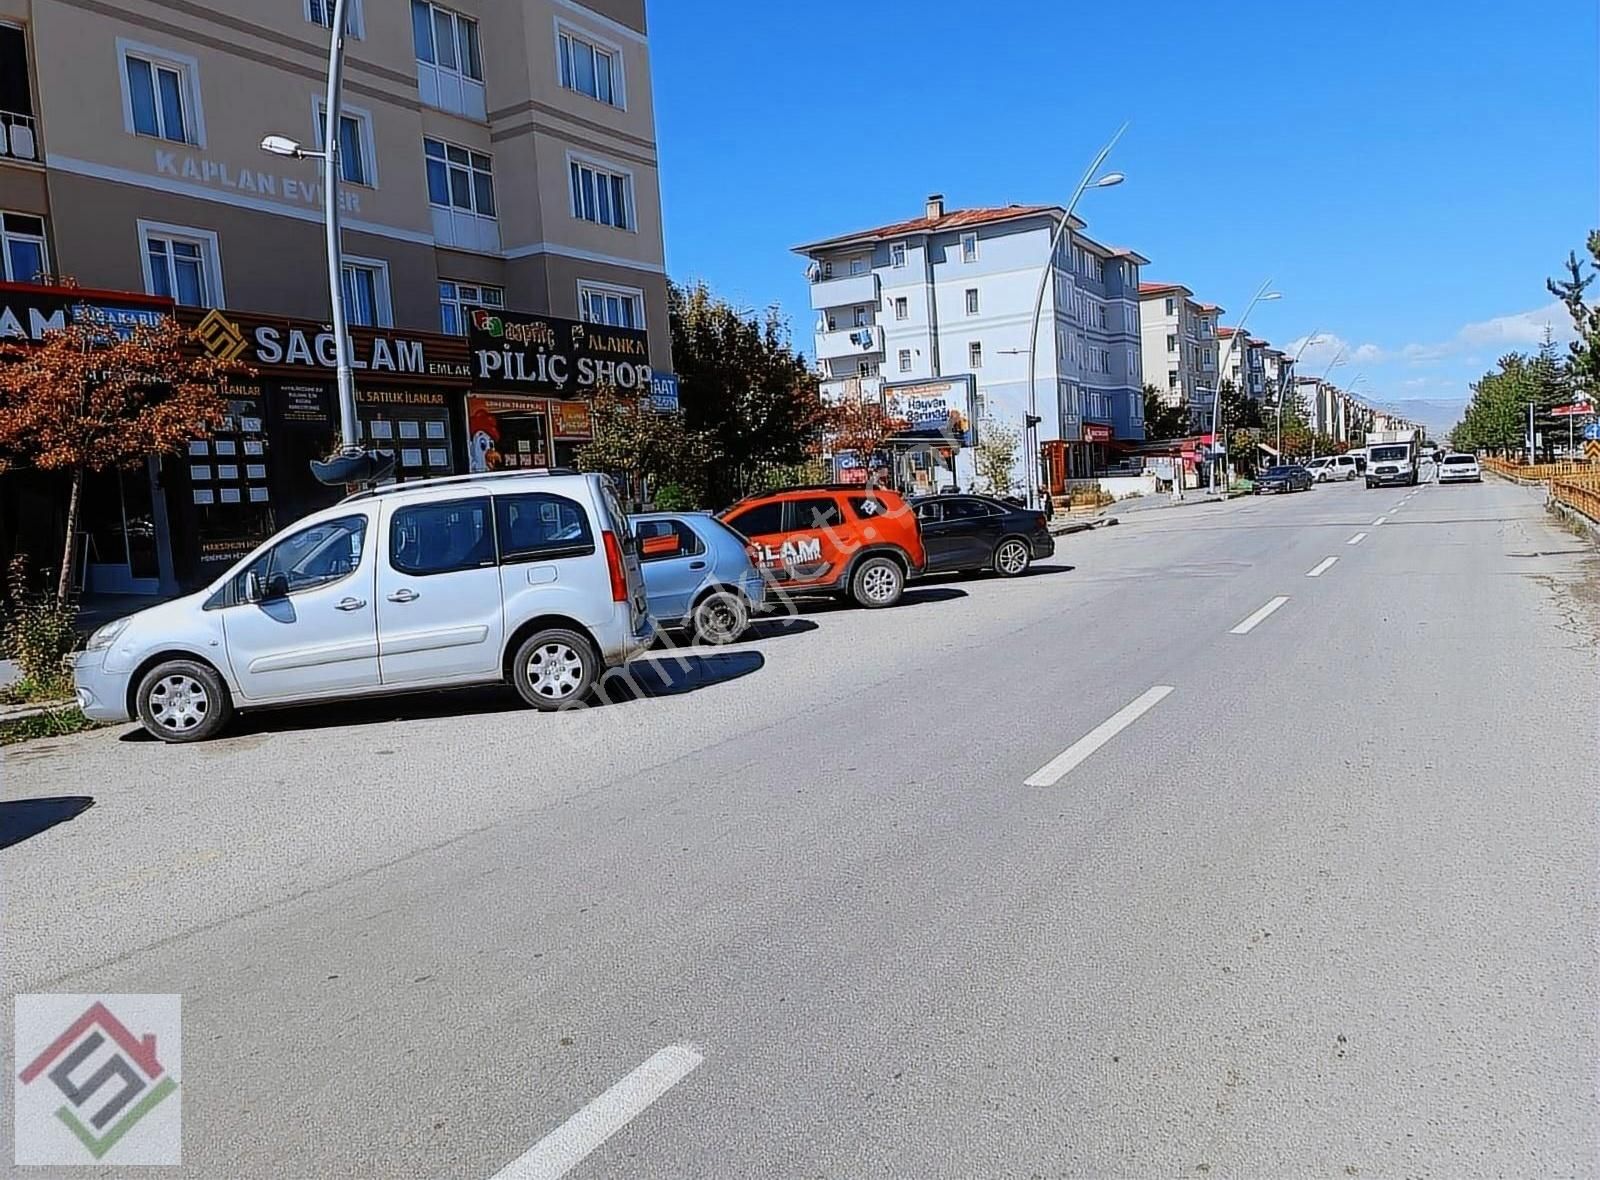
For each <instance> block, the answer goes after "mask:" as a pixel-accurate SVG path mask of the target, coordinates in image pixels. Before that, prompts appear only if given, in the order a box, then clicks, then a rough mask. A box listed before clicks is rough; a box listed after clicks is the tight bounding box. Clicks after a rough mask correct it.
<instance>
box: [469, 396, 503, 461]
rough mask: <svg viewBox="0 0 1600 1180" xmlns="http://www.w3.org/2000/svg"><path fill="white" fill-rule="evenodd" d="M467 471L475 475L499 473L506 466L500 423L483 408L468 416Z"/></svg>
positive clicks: (476, 409)
mask: <svg viewBox="0 0 1600 1180" xmlns="http://www.w3.org/2000/svg"><path fill="white" fill-rule="evenodd" d="M467 429H468V432H469V435H470V437H469V438H468V440H467V470H468V471H469V472H471V473H473V474H477V473H479V472H483V471H498V470H500V468H501V467H503V466H505V460H504V459H503V458H502V457H501V454H500V423H499V422H498V421H497V420H496V419H495V416H494V415H493V414H491V413H490V412H489V411H488V410H485V409H483V408H482V407H474V408H473V410H472V413H471V414H470V415H468V422H467Z"/></svg>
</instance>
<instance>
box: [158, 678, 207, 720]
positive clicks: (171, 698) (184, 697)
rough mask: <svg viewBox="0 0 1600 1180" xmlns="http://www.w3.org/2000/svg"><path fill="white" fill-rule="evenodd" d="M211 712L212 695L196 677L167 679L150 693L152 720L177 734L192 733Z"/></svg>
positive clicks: (161, 680) (163, 679) (159, 682)
mask: <svg viewBox="0 0 1600 1180" xmlns="http://www.w3.org/2000/svg"><path fill="white" fill-rule="evenodd" d="M210 712H211V694H210V693H208V692H207V691H206V686H205V685H203V684H201V683H200V682H199V681H198V680H196V679H195V678H194V677H193V676H188V675H185V674H183V673H181V672H179V673H174V674H172V675H171V676H163V677H162V678H161V679H160V680H158V681H156V683H155V685H154V686H153V687H152V688H151V689H150V716H151V717H153V718H154V719H155V722H156V724H157V725H159V726H161V728H163V729H167V730H171V731H172V732H173V733H188V732H189V731H190V730H192V729H194V728H195V727H196V726H198V725H199V724H200V723H201V722H203V721H204V720H205V719H206V716H207V714H209V713H210Z"/></svg>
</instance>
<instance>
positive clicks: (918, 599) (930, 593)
mask: <svg viewBox="0 0 1600 1180" xmlns="http://www.w3.org/2000/svg"><path fill="white" fill-rule="evenodd" d="M966 597H967V592H966V591H965V590H958V589H957V588H956V587H954V586H936V585H932V584H925V583H923V582H917V583H915V584H913V585H912V586H911V587H910V588H909V589H908V590H907V591H906V592H905V594H904V595H902V596H901V599H900V601H899V602H898V603H896V604H895V605H894V606H891V607H886V608H884V609H886V610H904V609H905V608H906V607H908V606H920V605H924V604H926V603H930V602H949V601H950V600H951V599H952V598H966ZM794 605H795V609H796V610H798V611H799V612H800V613H801V614H803V615H826V614H831V613H832V612H834V611H841V610H862V609H864V608H862V607H859V606H857V605H856V604H855V603H854V602H851V601H849V600H840V599H836V598H796V599H795V600H794Z"/></svg>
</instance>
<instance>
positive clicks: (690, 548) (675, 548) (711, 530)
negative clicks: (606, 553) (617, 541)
mask: <svg viewBox="0 0 1600 1180" xmlns="http://www.w3.org/2000/svg"><path fill="white" fill-rule="evenodd" d="M633 535H634V538H635V539H636V540H637V541H638V543H639V563H640V565H641V566H643V568H644V587H645V593H646V595H648V596H649V602H650V617H651V618H653V619H654V620H655V621H656V624H657V626H660V627H670V628H681V629H683V630H686V631H688V632H690V633H691V634H692V635H693V636H694V638H695V641H696V642H698V643H705V644H720V643H732V642H734V641H735V640H736V639H738V638H739V637H740V636H741V635H743V634H744V633H745V630H746V629H747V628H748V627H749V626H750V616H751V615H754V614H758V613H760V611H761V608H762V605H763V603H764V602H765V598H766V590H767V583H766V579H764V578H763V577H762V576H761V574H760V572H759V571H758V570H757V569H756V568H755V566H754V564H752V562H751V560H750V552H749V549H748V547H747V546H746V544H745V542H744V539H743V538H742V537H740V536H739V535H738V534H737V533H735V532H734V531H733V530H732V529H730V528H729V527H728V526H727V525H725V524H723V523H722V522H721V521H720V520H717V519H716V518H715V517H714V516H710V515H708V514H706V513H704V512H650V513H645V514H644V515H641V516H635V517H634V518H633Z"/></svg>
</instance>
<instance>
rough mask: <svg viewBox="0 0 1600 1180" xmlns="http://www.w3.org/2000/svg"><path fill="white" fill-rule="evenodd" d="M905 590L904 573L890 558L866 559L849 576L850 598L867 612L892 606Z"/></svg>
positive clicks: (897, 563)
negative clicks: (865, 608) (866, 609)
mask: <svg viewBox="0 0 1600 1180" xmlns="http://www.w3.org/2000/svg"><path fill="white" fill-rule="evenodd" d="M905 589H906V576H905V573H904V572H903V571H902V570H901V569H900V564H899V562H897V561H895V560H894V559H893V558H891V557H868V558H866V559H865V560H863V561H862V563H861V564H860V565H858V566H856V569H855V573H853V574H851V575H850V597H851V598H852V599H854V600H855V603H856V605H857V606H864V607H867V608H868V609H869V610H877V609H879V608H881V607H885V606H893V605H894V604H895V603H897V602H899V601H900V596H901V595H902V594H904V593H905Z"/></svg>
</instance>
